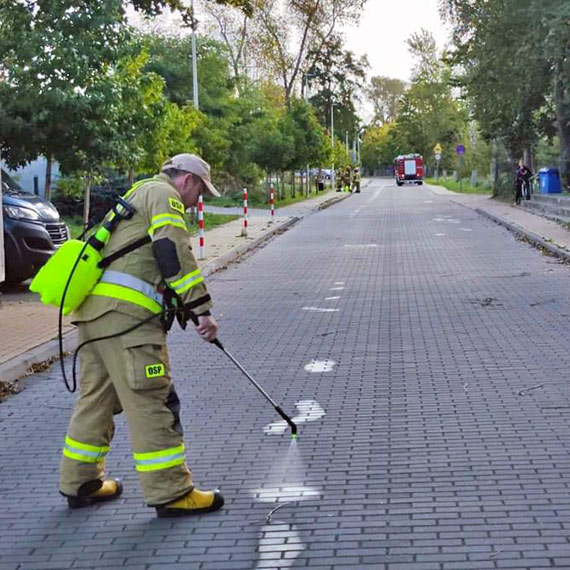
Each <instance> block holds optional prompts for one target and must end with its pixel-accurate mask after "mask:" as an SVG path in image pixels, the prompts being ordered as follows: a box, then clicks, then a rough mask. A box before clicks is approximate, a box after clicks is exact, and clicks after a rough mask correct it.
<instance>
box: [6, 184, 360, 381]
mask: <svg viewBox="0 0 570 570" xmlns="http://www.w3.org/2000/svg"><path fill="white" fill-rule="evenodd" d="M350 195H351V194H346V195H343V196H335V197H334V198H331V199H330V200H327V201H326V202H323V203H322V204H319V205H318V206H317V207H316V208H315V209H314V210H309V211H307V213H306V214H304V215H302V216H300V217H299V216H294V217H291V218H289V219H288V220H285V221H284V222H281V223H280V224H277V225H275V226H274V227H271V228H269V229H268V230H267V232H266V233H264V234H263V235H260V236H258V237H256V238H255V239H252V240H251V241H249V242H247V243H244V244H242V245H239V246H238V247H234V248H233V249H230V250H229V251H226V252H225V253H223V254H222V255H220V257H218V258H216V259H213V260H212V261H209V262H207V263H205V264H204V265H203V266H202V273H203V275H205V276H208V275H212V274H213V273H215V272H216V271H219V270H220V269H223V268H225V267H227V266H228V265H230V264H231V263H233V262H235V261H237V260H238V259H239V258H241V257H243V256H244V255H245V254H246V253H248V252H249V251H251V250H252V249H255V248H257V247H259V246H260V245H261V244H262V243H264V242H265V241H268V240H269V239H270V238H272V237H274V236H275V235H278V234H280V233H282V232H284V231H286V230H288V229H289V228H290V227H292V226H293V225H295V224H296V223H297V222H299V221H300V220H301V219H303V218H304V217H305V216H307V215H309V214H312V213H313V212H316V211H319V210H323V209H325V208H328V207H330V206H333V205H334V204H336V203H337V202H340V201H341V200H344V199H345V198H348V197H349V196H350ZM78 342H79V334H78V332H77V330H76V329H75V330H72V331H69V332H67V333H66V334H64V335H63V349H64V351H65V352H71V351H74V350H75V349H76V348H77V345H78ZM55 360H59V342H58V340H57V339H55V340H49V341H47V342H44V343H43V344H40V345H38V346H36V347H34V348H32V349H30V350H28V351H26V352H23V353H22V354H20V355H18V356H15V357H14V358H11V359H10V360H7V361H6V362H3V363H1V364H0V382H14V381H16V380H18V381H19V383H20V385H21V386H24V385H25V383H26V381H25V379H26V376H29V375H30V374H33V373H34V372H35V370H34V367H35V366H39V365H41V364H43V363H50V364H51V362H53V361H55Z"/></svg>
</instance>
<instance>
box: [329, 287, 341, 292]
mask: <svg viewBox="0 0 570 570" xmlns="http://www.w3.org/2000/svg"><path fill="white" fill-rule="evenodd" d="M329 291H344V287H331V288H330V289H329Z"/></svg>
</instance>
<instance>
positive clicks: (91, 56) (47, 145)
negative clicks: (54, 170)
mask: <svg viewBox="0 0 570 570" xmlns="http://www.w3.org/2000/svg"><path fill="white" fill-rule="evenodd" d="M122 18H123V11H122V3H121V2H120V1H119V0H108V1H106V2H102V1H100V2H92V1H88V0H73V1H72V0H30V1H28V2H26V3H23V2H13V1H12V0H0V74H1V75H2V76H3V77H4V81H2V82H0V133H1V141H0V146H1V148H2V155H3V157H4V158H6V160H7V162H8V164H10V165H17V164H25V163H26V162H28V161H29V160H31V159H33V158H35V157H36V156H37V155H38V154H43V155H45V156H47V157H56V158H57V159H58V160H59V161H60V162H61V163H62V168H63V169H64V170H65V169H72V168H76V167H77V162H78V161H81V157H82V156H83V157H86V156H89V157H92V160H93V161H101V160H103V159H104V158H107V157H109V156H112V155H113V153H114V152H115V151H116V147H114V146H113V142H112V141H113V140H114V138H115V137H114V136H113V135H116V134H117V135H118V133H115V132H114V129H115V122H114V118H115V117H114V115H113V113H112V110H113V109H112V107H113V103H112V94H113V93H112V91H111V92H109V90H108V87H109V83H108V81H106V80H105V78H106V77H108V75H109V73H110V69H111V68H112V65H113V63H114V62H115V61H116V60H117V58H118V57H119V54H120V52H121V49H122V48H121V46H122V45H123V43H124V42H125V40H126V30H125V28H124V27H123V26H122V25H121V22H122ZM101 78H104V80H103V81H102V80H101ZM110 111H111V112H110ZM117 138H118V137H117Z"/></svg>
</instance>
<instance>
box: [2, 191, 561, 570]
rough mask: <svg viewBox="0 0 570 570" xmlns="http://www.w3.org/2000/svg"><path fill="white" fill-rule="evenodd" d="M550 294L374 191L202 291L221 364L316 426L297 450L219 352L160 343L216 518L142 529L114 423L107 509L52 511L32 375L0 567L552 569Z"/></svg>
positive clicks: (429, 201)
mask: <svg viewBox="0 0 570 570" xmlns="http://www.w3.org/2000/svg"><path fill="white" fill-rule="evenodd" d="M569 277H570V275H569V269H568V268H567V267H566V265H564V264H560V263H558V262H557V261H556V260H554V259H552V258H548V257H544V256H542V255H541V254H540V253H539V252H538V251H537V250H536V249H533V248H532V247H530V246H529V245H527V244H525V243H523V242H520V241H517V240H515V239H513V236H512V234H510V233H509V232H508V231H506V230H505V229H503V228H501V227H499V226H497V225H496V224H494V223H492V222H491V221H489V220H486V219H484V218H482V217H480V216H478V215H477V214H476V213H474V212H473V211H471V210H469V209H467V208H464V207H463V206H461V205H458V204H456V203H453V202H451V201H450V199H449V197H447V196H440V195H436V194H434V193H432V192H430V190H429V189H427V188H417V187H404V188H397V187H395V186H393V185H392V183H391V182H389V181H375V182H374V183H373V184H372V185H371V186H370V187H369V188H368V189H367V190H366V191H365V192H363V193H362V194H360V195H355V196H352V197H350V198H349V199H348V200H345V201H344V202H342V203H340V204H338V205H336V206H334V207H333V208H329V209H327V210H324V211H323V212H320V213H318V214H315V215H313V216H310V217H308V218H306V219H305V220H303V221H302V222H300V223H299V224H298V225H297V226H296V227H294V228H293V229H292V230H290V231H288V232H286V233H285V234H283V235H281V236H279V237H278V238H277V239H275V240H274V241H273V242H272V243H270V244H269V245H268V246H267V247H265V248H264V249H261V250H260V251H258V252H257V253H256V254H255V255H253V256H250V257H248V258H246V259H245V260H244V261H242V262H241V263H240V264H237V265H235V266H233V267H231V268H229V269H227V270H225V271H223V272H220V273H218V274H216V275H213V276H211V277H210V278H209V288H210V291H211V293H212V295H213V298H214V300H215V303H216V306H215V314H216V316H217V317H218V319H219V322H220V325H221V330H220V339H221V340H222V342H224V344H225V345H226V347H227V348H228V350H229V351H230V352H232V353H233V354H234V355H235V356H236V357H237V358H238V359H239V360H240V361H242V363H243V364H244V365H245V366H246V367H247V368H248V369H249V370H250V371H251V372H252V374H253V375H254V377H256V378H257V379H258V380H259V381H260V382H261V383H262V384H263V385H264V387H265V388H266V389H267V390H268V391H269V392H270V393H271V395H272V396H273V397H274V398H275V399H276V400H277V401H278V402H280V403H282V405H283V408H284V409H285V410H287V411H290V412H293V413H294V412H295V403H296V402H298V401H306V400H315V401H316V402H318V404H319V405H320V406H321V407H322V408H323V409H324V410H325V412H326V415H325V416H324V417H322V418H320V419H318V420H316V421H312V422H307V423H303V424H301V425H300V438H299V442H298V445H297V452H298V453H297V454H296V453H295V451H294V450H293V452H292V451H291V446H290V443H289V440H288V437H287V435H264V434H263V428H264V427H266V426H267V425H268V424H270V423H271V422H275V421H278V420H279V417H278V416H277V415H276V414H275V412H274V411H273V410H272V409H271V406H269V405H268V404H267V402H266V401H265V400H264V399H263V398H262V397H261V396H260V395H259V393H258V392H257V391H256V390H255V389H254V388H253V387H252V386H251V385H250V384H249V383H248V382H247V380H246V379H245V378H243V377H242V376H241V375H240V374H239V373H238V372H237V371H236V370H235V369H234V368H233V366H232V364H231V363H230V362H229V361H228V360H227V359H226V358H225V357H224V355H223V354H221V353H220V351H218V350H217V349H216V348H215V347H213V346H210V345H205V344H203V343H202V342H200V341H199V339H198V338H197V337H195V336H193V335H191V334H188V333H183V332H181V331H175V332H173V333H172V334H171V336H170V338H169V345H170V349H171V360H172V364H173V370H174V376H175V378H176V385H177V389H178V392H179V394H180V397H181V399H182V401H183V412H182V420H183V424H184V426H185V429H186V442H187V447H188V455H189V457H190V461H191V465H192V468H193V472H194V477H195V481H196V483H197V484H199V485H201V486H207V485H220V486H221V488H222V490H223V492H224V494H225V496H226V505H225V507H224V508H223V510H222V511H220V512H218V513H214V514H210V515H206V516H203V517H198V518H195V519H193V520H175V521H171V520H164V519H163V520H158V519H155V518H154V517H153V511H151V510H150V509H148V508H146V507H145V506H144V505H143V503H142V497H141V494H140V491H139V489H138V486H137V482H136V475H135V472H134V469H133V465H132V459H131V457H130V449H129V441H128V435H127V431H126V426H125V424H124V419H123V418H122V417H118V418H117V432H116V436H115V441H114V445H113V448H112V451H111V453H110V454H109V457H108V466H109V468H110V471H111V472H112V474H113V475H118V476H121V477H122V478H123V480H124V481H125V488H126V490H125V494H124V497H123V498H122V499H121V500H120V501H118V502H115V503H109V504H107V505H101V506H98V507H94V508H90V509H84V510H81V511H74V512H69V511H68V510H67V509H66V508H65V505H64V503H63V501H62V499H61V497H59V496H58V495H57V468H58V462H59V456H60V453H61V451H60V447H61V441H62V437H63V435H64V433H65V429H66V425H67V421H68V418H69V415H70V413H71V406H72V397H71V396H70V395H69V394H66V393H65V392H64V391H63V387H62V384H61V379H60V377H59V374H58V371H57V369H52V370H50V371H48V372H45V373H42V374H38V375H37V377H36V380H35V381H34V382H32V383H31V384H30V385H29V387H28V389H27V390H25V391H24V392H23V393H21V394H19V395H18V396H16V397H12V398H10V399H8V400H7V401H6V402H5V403H3V404H2V405H0V457H2V461H1V463H0V504H1V505H2V509H0V529H1V532H0V570H16V569H18V570H34V569H38V570H39V569H47V568H57V569H65V568H129V569H135V568H136V569H141V570H142V569H144V570H154V569H160V570H169V569H171V568H172V569H177V570H186V569H197V570H208V569H211V570H223V569H226V568H227V569H248V570H253V569H258V568H259V569H262V568H263V569H280V568H303V567H310V568H312V569H317V570H325V569H326V570H341V569H347V570H348V569H350V570H358V569H361V568H370V569H379V570H385V569H388V570H404V569H413V570H430V569H437V570H451V569H464V570H475V569H478V568H484V569H485V568H499V569H500V568H519V569H528V570H531V569H537V568H544V567H546V568H570V543H569V541H568V533H569V531H568V528H569V525H570V495H569V492H568V491H569V490H568V484H569V482H570V459H569V458H568V443H567V442H568V441H570V438H569V436H570V424H569V412H570V397H569V396H570V389H569V388H568V385H567V377H568V371H569V369H570V350H569V340H568V339H569V338H570V330H569V329H570V327H569V325H568V317H569V316H570V309H569V307H568V279H569ZM330 309H338V310H337V311H334V310H330ZM326 360H328V361H331V360H332V361H334V366H332V370H329V371H327V372H309V371H307V370H305V366H306V365H308V364H311V363H312V364H313V365H314V366H313V368H316V364H317V363H316V362H315V361H326ZM329 364H330V363H329ZM286 501H287V502H288V503H287V504H283V506H282V508H280V509H279V510H278V511H276V512H275V513H274V514H273V516H272V519H271V521H270V522H268V521H267V515H268V513H269V512H270V511H271V510H272V509H274V508H275V507H276V506H278V505H280V504H282V503H284V502H286Z"/></svg>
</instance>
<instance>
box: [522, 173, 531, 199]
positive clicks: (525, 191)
mask: <svg viewBox="0 0 570 570" xmlns="http://www.w3.org/2000/svg"><path fill="white" fill-rule="evenodd" d="M531 195H532V177H530V178H523V179H522V180H521V197H522V199H523V200H530V197H531Z"/></svg>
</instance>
